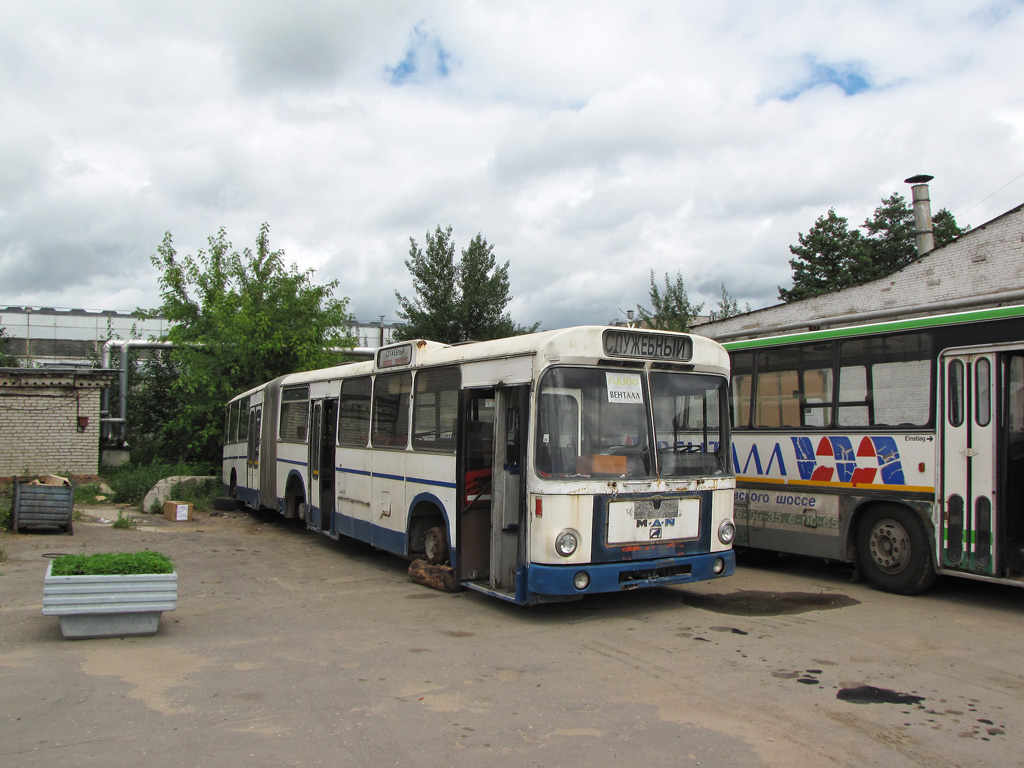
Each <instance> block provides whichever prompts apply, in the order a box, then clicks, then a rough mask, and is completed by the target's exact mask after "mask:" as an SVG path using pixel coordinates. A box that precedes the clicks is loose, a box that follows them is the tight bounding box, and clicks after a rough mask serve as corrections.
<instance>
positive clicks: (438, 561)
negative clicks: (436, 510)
mask: <svg viewBox="0 0 1024 768" xmlns="http://www.w3.org/2000/svg"><path fill="white" fill-rule="evenodd" d="M424 555H425V556H426V558H427V562H428V563H430V564H431V565H444V563H446V562H448V531H447V530H445V527H444V526H443V525H435V526H434V527H433V528H430V529H428V530H427V535H426V539H425V540H424Z"/></svg>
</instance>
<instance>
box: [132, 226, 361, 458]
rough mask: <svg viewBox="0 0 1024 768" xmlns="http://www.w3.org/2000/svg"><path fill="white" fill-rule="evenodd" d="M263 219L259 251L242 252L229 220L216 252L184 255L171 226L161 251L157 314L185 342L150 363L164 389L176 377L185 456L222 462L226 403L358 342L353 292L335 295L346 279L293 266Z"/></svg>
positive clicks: (169, 436)
mask: <svg viewBox="0 0 1024 768" xmlns="http://www.w3.org/2000/svg"><path fill="white" fill-rule="evenodd" d="M269 233H270V228H269V226H268V225H267V224H265V223H264V224H263V225H262V226H261V227H260V232H259V236H258V237H257V238H256V249H255V251H253V250H250V249H249V248H245V249H244V250H243V251H242V252H241V253H239V252H237V251H233V250H232V246H231V243H230V242H229V241H228V238H227V233H226V231H225V230H224V229H223V228H221V229H220V230H219V231H218V232H217V234H216V235H215V236H213V237H210V238H208V243H209V248H208V250H205V251H204V250H199V251H197V252H196V254H195V255H194V256H193V255H185V256H179V255H178V253H177V252H176V251H175V249H174V244H173V241H172V238H171V233H170V232H168V233H167V234H166V235H165V236H164V240H163V243H162V244H161V245H160V247H159V248H158V250H157V253H156V254H155V255H154V256H153V257H152V259H151V260H152V262H153V265H154V266H155V267H156V268H157V269H158V270H160V273H161V274H160V296H161V298H162V300H163V303H162V305H161V306H160V307H159V308H157V309H156V310H154V311H153V312H152V313H150V314H152V315H160V316H163V317H166V318H167V319H168V320H169V321H170V323H171V326H170V329H169V330H168V332H167V339H168V340H169V341H172V342H174V343H175V344H176V348H175V349H174V351H173V353H172V354H171V355H170V356H169V358H168V359H167V360H166V361H163V362H161V363H159V364H155V365H154V367H153V368H152V369H150V378H151V382H150V383H151V384H154V392H153V393H151V394H152V395H153V396H154V397H155V398H156V399H158V395H157V394H156V393H157V392H158V391H159V389H161V388H162V386H167V385H169V391H168V392H167V396H168V397H169V398H170V401H171V407H170V408H168V409H166V410H167V411H169V413H168V414H167V415H163V416H162V418H165V419H166V421H165V423H164V425H163V429H162V432H163V436H164V438H165V444H166V446H167V448H168V449H171V450H176V451H177V453H178V457H179V458H183V459H202V460H211V461H217V460H219V444H220V437H221V431H222V428H223V417H222V414H223V409H224V404H225V403H226V402H227V401H228V400H229V399H230V398H231V397H233V396H234V395H236V394H238V393H239V392H241V391H244V390H246V389H249V388H250V387H253V386H255V385H257V384H260V383H262V382H265V381H269V380H271V379H274V378H276V377H278V376H281V375H283V374H286V373H292V372H295V371H301V370H308V369H312V368H320V367H324V366H327V365H331V364H334V363H337V362H340V361H341V355H340V354H339V353H337V352H332V351H331V349H332V348H334V349H337V348H344V347H351V346H352V345H353V339H351V338H350V337H349V336H348V328H349V326H350V325H351V322H352V318H351V316H350V315H349V313H348V311H347V307H348V299H344V298H342V299H337V298H334V297H333V293H334V290H335V289H336V288H337V286H338V283H337V281H331V282H328V283H326V284H316V283H314V281H313V274H314V273H313V270H311V269H310V270H306V271H304V272H300V271H299V269H298V267H297V266H295V265H294V264H292V265H290V266H286V265H285V261H284V251H281V250H277V251H273V250H271V248H270V234H269Z"/></svg>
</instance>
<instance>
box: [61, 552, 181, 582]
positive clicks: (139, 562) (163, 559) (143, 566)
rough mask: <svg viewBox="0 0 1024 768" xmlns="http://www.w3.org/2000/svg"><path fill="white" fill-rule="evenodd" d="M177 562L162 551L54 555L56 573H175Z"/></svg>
mask: <svg viewBox="0 0 1024 768" xmlns="http://www.w3.org/2000/svg"><path fill="white" fill-rule="evenodd" d="M173 572H174V563H172V562H171V561H170V558H168V557H167V556H166V555H162V554H160V553H159V552H150V551H149V550H146V551H144V552H107V553H102V554H98V555H61V556H60V557H57V558H54V561H53V568H52V569H51V570H50V574H51V575H53V576H116V575H120V574H133V575H134V574H143V573H173Z"/></svg>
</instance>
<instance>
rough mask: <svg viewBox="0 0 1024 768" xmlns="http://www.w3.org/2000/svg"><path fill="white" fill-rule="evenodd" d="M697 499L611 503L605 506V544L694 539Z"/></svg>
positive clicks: (697, 509) (697, 526)
mask: <svg viewBox="0 0 1024 768" xmlns="http://www.w3.org/2000/svg"><path fill="white" fill-rule="evenodd" d="M699 535H700V499H665V500H662V501H661V502H660V503H657V504H656V502H654V501H651V500H646V499H645V500H638V501H613V502H611V503H609V504H608V543H609V544H634V543H636V542H640V541H676V540H678V539H696V538H697V537H698V536H699Z"/></svg>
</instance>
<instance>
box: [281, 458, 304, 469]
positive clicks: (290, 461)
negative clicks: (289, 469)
mask: <svg viewBox="0 0 1024 768" xmlns="http://www.w3.org/2000/svg"><path fill="white" fill-rule="evenodd" d="M277 463H278V464H294V465H295V466H297V467H305V466H309V462H308V461H295V460H294V459H278V460H277Z"/></svg>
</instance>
